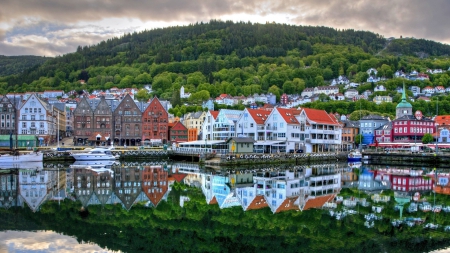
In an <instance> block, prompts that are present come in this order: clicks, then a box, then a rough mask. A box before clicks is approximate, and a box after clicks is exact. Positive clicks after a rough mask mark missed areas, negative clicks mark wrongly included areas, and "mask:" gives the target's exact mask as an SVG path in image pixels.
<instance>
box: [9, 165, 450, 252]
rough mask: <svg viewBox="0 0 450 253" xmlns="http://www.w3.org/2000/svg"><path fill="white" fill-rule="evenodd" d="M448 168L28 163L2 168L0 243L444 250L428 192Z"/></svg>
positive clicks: (105, 248)
mask: <svg viewBox="0 0 450 253" xmlns="http://www.w3.org/2000/svg"><path fill="white" fill-rule="evenodd" d="M88 166H89V167H88ZM36 167H42V168H39V169H37V170H36V169H35V168H36ZM412 169H414V170H412ZM443 173H447V172H446V171H443V170H439V168H438V169H437V171H433V170H432V169H431V168H402V167H392V166H390V167H388V166H368V165H361V164H347V163H345V164H312V165H301V166H294V165H282V166H246V167H240V168H223V169H222V170H217V169H216V170H213V169H209V168H199V167H198V165H196V164H189V163H166V162H153V163H152V162H148V163H130V162H129V163H122V164H86V163H80V162H78V163H76V164H72V165H71V164H43V165H35V164H34V165H32V169H30V168H29V169H25V168H16V169H11V170H2V171H1V173H0V183H1V192H0V204H1V206H0V212H1V214H0V252H149V251H155V252H169V251H170V252H174V251H175V252H186V251H190V252H231V251H233V252H255V251H258V252H277V251H279V250H280V249H283V252H350V251H352V252H405V250H406V251H409V252H448V251H446V250H445V249H446V248H448V247H449V246H450V241H449V240H448V238H450V232H447V231H448V230H450V212H448V213H447V212H446V211H450V198H449V197H448V195H445V194H434V193H433V191H432V190H431V189H432V188H433V185H434V180H433V179H434V178H435V177H436V176H437V177H436V178H438V182H439V183H438V184H441V185H443V184H444V183H445V182H446V175H445V174H443ZM403 179H405V180H406V181H405V182H408V184H405V183H404V181H403ZM442 189H443V188H442ZM416 193H419V194H420V197H419V199H418V201H417V202H415V201H414V199H413V196H414V195H415V194H416ZM416 196H418V194H416ZM412 203H415V204H417V206H416V208H414V205H413V204H412ZM402 207H403V208H402ZM447 207H449V208H448V209H447ZM428 208H431V211H428ZM439 208H440V209H439ZM400 209H403V211H402V219H400ZM433 211H436V212H433ZM447 226H449V227H447Z"/></svg>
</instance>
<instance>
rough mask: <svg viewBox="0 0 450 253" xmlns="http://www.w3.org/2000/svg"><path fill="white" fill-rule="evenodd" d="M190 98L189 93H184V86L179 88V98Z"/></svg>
mask: <svg viewBox="0 0 450 253" xmlns="http://www.w3.org/2000/svg"><path fill="white" fill-rule="evenodd" d="M190 96H191V93H185V92H184V86H181V88H180V98H189V97H190Z"/></svg>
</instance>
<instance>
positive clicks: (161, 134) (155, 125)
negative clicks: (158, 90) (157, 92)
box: [142, 97, 169, 143]
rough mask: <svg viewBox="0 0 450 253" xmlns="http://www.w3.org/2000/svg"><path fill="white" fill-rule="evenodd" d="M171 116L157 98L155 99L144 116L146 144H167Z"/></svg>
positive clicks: (143, 129) (143, 132)
mask: <svg viewBox="0 0 450 253" xmlns="http://www.w3.org/2000/svg"><path fill="white" fill-rule="evenodd" d="M168 122H169V115H168V114H167V111H166V109H164V107H163V106H162V104H161V102H159V99H158V98H157V97H154V98H153V99H152V100H151V101H150V104H149V106H148V107H147V108H146V109H145V111H144V113H143V114H142V139H143V140H144V143H148V142H151V143H166V142H167V140H168V127H167V124H168Z"/></svg>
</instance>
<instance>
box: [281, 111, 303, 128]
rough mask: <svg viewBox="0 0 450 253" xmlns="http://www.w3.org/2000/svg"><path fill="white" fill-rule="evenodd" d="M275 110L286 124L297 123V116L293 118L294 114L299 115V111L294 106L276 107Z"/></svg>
mask: <svg viewBox="0 0 450 253" xmlns="http://www.w3.org/2000/svg"><path fill="white" fill-rule="evenodd" d="M277 110H278V112H279V113H280V115H281V117H283V119H284V120H285V121H286V123H287V124H299V123H298V120H297V118H295V115H299V114H300V112H301V111H300V110H297V109H294V108H289V109H286V108H277Z"/></svg>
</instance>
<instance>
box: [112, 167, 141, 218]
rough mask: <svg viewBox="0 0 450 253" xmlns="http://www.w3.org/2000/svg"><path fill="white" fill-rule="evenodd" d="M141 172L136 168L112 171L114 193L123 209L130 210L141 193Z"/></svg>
mask: <svg viewBox="0 0 450 253" xmlns="http://www.w3.org/2000/svg"><path fill="white" fill-rule="evenodd" d="M141 181H142V179H141V170H140V169H139V168H138V167H125V168H116V169H115V171H114V182H115V186H114V193H115V194H116V196H117V197H118V198H119V199H120V200H121V201H122V203H123V205H124V208H125V209H126V210H130V208H131V207H132V206H133V204H134V201H135V200H136V198H137V196H138V195H139V194H140V193H141V191H142V189H141Z"/></svg>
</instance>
